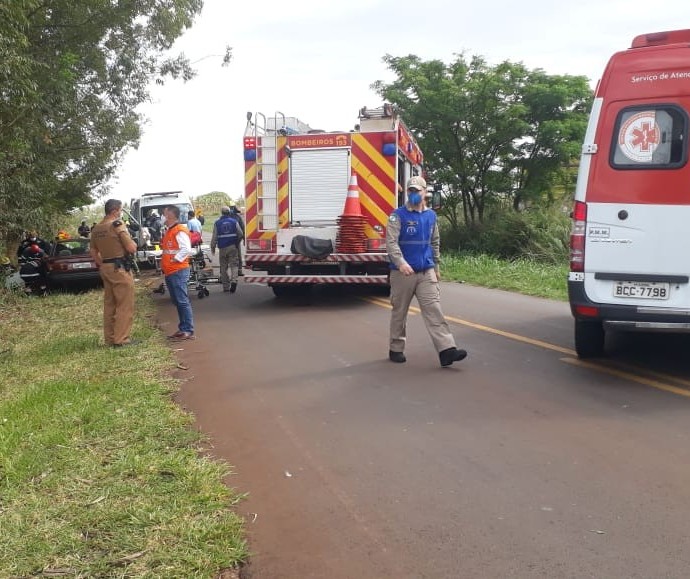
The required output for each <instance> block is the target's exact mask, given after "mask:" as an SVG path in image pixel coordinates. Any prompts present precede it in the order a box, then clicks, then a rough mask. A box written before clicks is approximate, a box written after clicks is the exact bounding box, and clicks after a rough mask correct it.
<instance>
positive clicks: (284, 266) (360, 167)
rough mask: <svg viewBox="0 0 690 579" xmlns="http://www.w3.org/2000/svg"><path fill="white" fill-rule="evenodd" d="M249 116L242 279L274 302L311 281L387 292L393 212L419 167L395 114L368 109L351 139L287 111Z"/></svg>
mask: <svg viewBox="0 0 690 579" xmlns="http://www.w3.org/2000/svg"><path fill="white" fill-rule="evenodd" d="M247 117H248V118H247V128H246V131H245V136H244V168H245V198H246V265H247V269H251V270H252V271H251V272H247V274H245V278H244V280H245V282H246V283H266V284H268V285H269V286H270V287H272V288H273V292H274V293H275V294H276V296H280V295H284V294H287V293H296V292H299V291H300V290H304V289H307V288H309V287H310V286H312V285H314V284H375V285H381V286H387V285H388V260H387V255H386V248H385V227H386V223H387V221H388V215H389V214H390V213H391V212H392V211H393V210H394V209H395V208H396V207H398V206H400V205H402V204H403V203H404V185H405V182H406V181H407V179H409V178H410V177H412V176H413V175H421V173H422V164H423V155H422V152H421V150H420V149H419V146H418V145H417V143H416V141H415V139H414V137H413V136H412V134H411V133H410V131H409V130H408V129H407V127H406V126H405V124H404V123H403V121H402V120H401V119H400V117H399V116H398V115H397V114H396V112H395V110H394V109H393V107H392V106H391V105H388V104H386V105H384V106H382V107H379V108H375V109H369V108H366V107H365V108H362V109H361V110H360V111H359V124H358V125H356V126H355V129H354V130H352V131H350V132H325V131H316V130H313V129H311V128H310V127H309V126H308V125H306V124H305V123H303V122H301V121H300V120H299V119H297V118H295V117H286V116H285V115H283V114H282V113H276V114H275V115H274V116H272V117H266V116H264V115H263V114H261V113H256V114H254V115H253V116H252V115H251V114H248V115H247ZM357 194H358V197H359V202H358V203H357V204H356V205H353V204H351V203H350V201H354V200H353V199H348V197H356V196H357ZM346 199H348V209H347V210H346ZM353 206H357V207H358V209H359V208H361V219H360V220H359V221H358V217H357V216H356V215H354V216H352V215H350V214H351V213H352V211H351V209H352V207H353ZM344 211H345V213H346V214H347V215H344ZM352 222H354V223H355V224H356V226H351V223H352ZM360 238H361V239H360ZM348 241H349V242H348Z"/></svg>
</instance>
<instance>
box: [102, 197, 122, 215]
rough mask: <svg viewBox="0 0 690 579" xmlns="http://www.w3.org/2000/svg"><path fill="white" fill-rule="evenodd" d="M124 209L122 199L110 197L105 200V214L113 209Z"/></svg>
mask: <svg viewBox="0 0 690 579" xmlns="http://www.w3.org/2000/svg"><path fill="white" fill-rule="evenodd" d="M119 209H122V201H120V200H119V199H108V200H107V201H106V202H105V214H106V215H109V214H110V213H112V212H113V211H116V210H119Z"/></svg>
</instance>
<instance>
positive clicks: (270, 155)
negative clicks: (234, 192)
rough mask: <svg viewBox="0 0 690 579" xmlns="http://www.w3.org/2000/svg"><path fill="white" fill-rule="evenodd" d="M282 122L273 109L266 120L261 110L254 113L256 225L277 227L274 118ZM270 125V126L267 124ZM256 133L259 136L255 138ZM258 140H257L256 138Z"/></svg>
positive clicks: (271, 228)
mask: <svg viewBox="0 0 690 579" xmlns="http://www.w3.org/2000/svg"><path fill="white" fill-rule="evenodd" d="M279 118H282V120H283V123H282V125H280V126H283V125H284V124H285V115H284V114H283V113H279V112H277V113H276V114H275V117H274V118H273V119H268V121H270V122H269V123H267V121H266V117H265V116H264V115H263V114H262V113H256V115H255V124H254V137H255V138H256V165H257V167H256V168H257V171H256V191H257V199H258V209H259V210H258V216H259V229H260V230H261V231H276V230H277V229H278V150H277V149H278V146H277V141H278V119H279ZM270 125H272V126H270ZM259 137H260V139H259ZM259 140H260V142H259Z"/></svg>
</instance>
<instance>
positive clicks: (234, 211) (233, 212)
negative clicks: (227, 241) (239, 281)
mask: <svg viewBox="0 0 690 579" xmlns="http://www.w3.org/2000/svg"><path fill="white" fill-rule="evenodd" d="M230 217H232V218H233V219H234V220H235V221H237V223H239V225H240V227H241V228H242V231H244V220H243V219H242V212H241V211H240V210H239V209H238V208H237V205H235V204H234V203H233V204H232V205H230ZM242 261H243V259H242V240H241V239H240V240H238V242H237V263H238V266H237V275H239V276H243V275H244V273H243V272H242Z"/></svg>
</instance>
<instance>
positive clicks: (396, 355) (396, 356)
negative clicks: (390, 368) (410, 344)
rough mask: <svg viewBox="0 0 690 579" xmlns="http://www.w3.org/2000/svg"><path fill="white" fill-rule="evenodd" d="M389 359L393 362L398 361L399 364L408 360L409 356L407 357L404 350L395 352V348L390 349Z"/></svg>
mask: <svg viewBox="0 0 690 579" xmlns="http://www.w3.org/2000/svg"><path fill="white" fill-rule="evenodd" d="M388 359H389V360H390V361H391V362H396V363H398V364H402V363H403V362H407V358H405V354H403V353H402V352H394V351H393V350H388Z"/></svg>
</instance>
